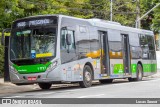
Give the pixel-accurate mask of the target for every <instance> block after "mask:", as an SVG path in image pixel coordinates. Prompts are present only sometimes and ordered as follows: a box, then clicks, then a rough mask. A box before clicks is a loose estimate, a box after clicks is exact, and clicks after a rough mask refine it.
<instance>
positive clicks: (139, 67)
mask: <svg viewBox="0 0 160 107" xmlns="http://www.w3.org/2000/svg"><path fill="white" fill-rule="evenodd" d="M142 77H143V70H142V66H141V65H140V64H138V65H137V76H136V78H128V80H129V81H130V82H133V81H141V80H142Z"/></svg>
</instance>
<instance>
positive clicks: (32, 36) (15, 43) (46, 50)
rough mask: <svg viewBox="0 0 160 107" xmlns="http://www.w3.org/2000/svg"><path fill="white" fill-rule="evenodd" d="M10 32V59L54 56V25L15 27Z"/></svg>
mask: <svg viewBox="0 0 160 107" xmlns="http://www.w3.org/2000/svg"><path fill="white" fill-rule="evenodd" d="M12 32H13V33H12V36H11V40H10V59H11V60H19V59H33V58H40V57H41V58H42V57H43V58H44V57H54V56H55V51H56V49H55V48H56V28H55V27H45V28H33V29H17V30H14V31H12Z"/></svg>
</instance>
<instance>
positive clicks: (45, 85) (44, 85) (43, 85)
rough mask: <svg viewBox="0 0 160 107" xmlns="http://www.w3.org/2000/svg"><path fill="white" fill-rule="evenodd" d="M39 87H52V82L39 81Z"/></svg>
mask: <svg viewBox="0 0 160 107" xmlns="http://www.w3.org/2000/svg"><path fill="white" fill-rule="evenodd" d="M38 85H39V87H40V88H41V89H43V90H47V89H50V88H51V86H52V84H51V83H38Z"/></svg>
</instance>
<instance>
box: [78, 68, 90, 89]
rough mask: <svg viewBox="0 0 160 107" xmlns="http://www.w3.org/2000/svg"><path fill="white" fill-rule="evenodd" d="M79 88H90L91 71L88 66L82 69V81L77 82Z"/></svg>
mask: <svg viewBox="0 0 160 107" xmlns="http://www.w3.org/2000/svg"><path fill="white" fill-rule="evenodd" d="M79 85H80V87H81V88H87V87H91V86H92V69H91V67H90V66H88V65H85V66H84V69H83V81H80V82H79Z"/></svg>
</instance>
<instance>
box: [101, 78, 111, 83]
mask: <svg viewBox="0 0 160 107" xmlns="http://www.w3.org/2000/svg"><path fill="white" fill-rule="evenodd" d="M112 81H113V79H106V80H99V82H100V83H102V84H106V83H112Z"/></svg>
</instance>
